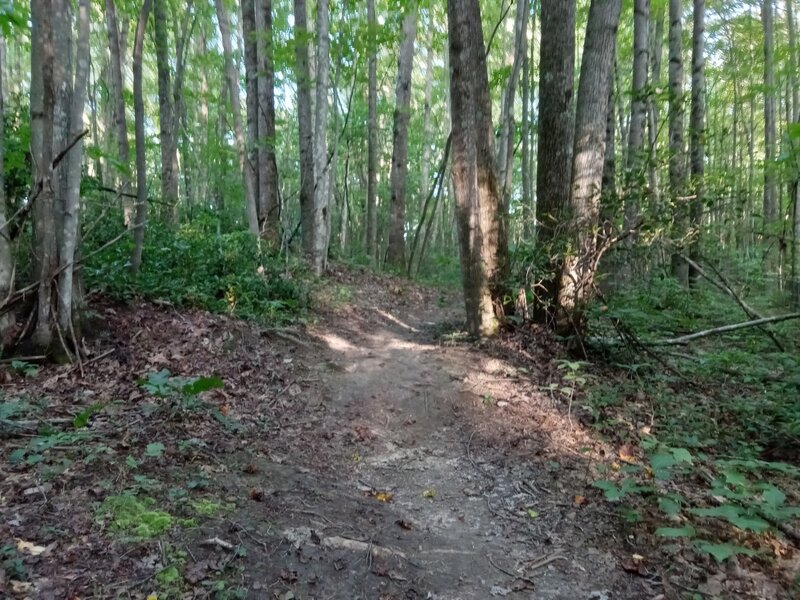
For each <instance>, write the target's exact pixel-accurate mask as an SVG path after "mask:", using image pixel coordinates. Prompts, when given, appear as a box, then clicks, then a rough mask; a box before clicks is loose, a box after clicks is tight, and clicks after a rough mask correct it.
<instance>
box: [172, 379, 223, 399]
mask: <svg viewBox="0 0 800 600" xmlns="http://www.w3.org/2000/svg"><path fill="white" fill-rule="evenodd" d="M222 386H223V383H222V379H220V378H219V377H216V376H214V377H199V378H198V379H195V380H194V381H191V382H189V383H187V384H186V385H184V386H183V389H182V391H183V393H184V395H186V396H197V395H198V394H201V393H202V392H207V391H208V390H216V389H219V388H221V387H222Z"/></svg>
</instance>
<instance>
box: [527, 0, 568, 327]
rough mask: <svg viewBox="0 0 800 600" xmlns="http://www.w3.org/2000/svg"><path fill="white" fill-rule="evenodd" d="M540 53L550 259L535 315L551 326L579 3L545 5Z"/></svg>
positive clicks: (541, 225) (540, 212)
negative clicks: (557, 236)
mask: <svg viewBox="0 0 800 600" xmlns="http://www.w3.org/2000/svg"><path fill="white" fill-rule="evenodd" d="M541 23H542V25H541V46H540V48H541V49H540V51H539V57H540V58H539V63H540V66H539V145H538V156H537V169H536V190H537V203H536V222H537V226H538V229H537V245H538V246H539V248H541V250H542V252H543V253H546V254H545V256H549V257H551V260H550V270H551V272H550V274H548V275H547V278H546V280H545V281H544V286H545V289H544V291H543V292H542V295H543V297H542V298H540V302H538V303H537V307H536V315H537V317H538V318H539V319H540V320H549V317H550V316H551V315H552V307H553V306H554V305H555V303H556V302H557V301H558V295H557V294H558V277H559V275H560V264H559V261H558V260H557V259H556V258H555V257H556V256H557V255H558V253H559V248H557V247H556V245H557V244H556V242H557V240H556V228H557V226H558V225H559V223H561V221H562V216H563V212H564V211H565V209H566V206H567V204H568V202H569V198H570V191H571V190H570V188H571V184H572V177H571V173H572V150H573V135H574V127H575V121H574V116H573V108H572V107H573V86H574V69H575V2H574V0H543V2H542V15H541Z"/></svg>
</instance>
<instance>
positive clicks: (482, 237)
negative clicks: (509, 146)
mask: <svg viewBox="0 0 800 600" xmlns="http://www.w3.org/2000/svg"><path fill="white" fill-rule="evenodd" d="M447 17H448V19H447V21H448V31H449V44H450V74H451V75H450V98H451V102H452V135H453V141H452V146H453V184H454V189H455V201H456V220H457V225H458V237H459V247H460V254H461V271H462V278H463V286H464V300H465V305H466V313H467V329H468V330H469V332H470V333H471V334H472V335H475V336H491V335H494V334H495V333H496V332H497V330H498V326H499V322H498V319H497V316H496V313H495V308H496V307H497V308H498V309H500V308H501V305H502V302H503V296H504V294H503V284H504V278H505V272H504V270H505V267H506V265H507V256H506V255H507V248H505V247H502V246H501V235H500V229H501V227H502V215H501V207H502V200H501V199H500V189H499V185H498V180H497V174H496V172H495V154H494V147H493V146H494V131H493V126H492V103H491V96H490V94H489V79H488V73H487V70H486V54H485V47H484V44H483V31H482V29H481V15H480V6H479V2H478V0H448V2H447Z"/></svg>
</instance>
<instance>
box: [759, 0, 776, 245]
mask: <svg viewBox="0 0 800 600" xmlns="http://www.w3.org/2000/svg"><path fill="white" fill-rule="evenodd" d="M772 2H773V0H762V4H761V22H762V25H763V26H764V228H763V234H764V235H768V234H769V233H770V231H769V229H770V226H771V225H772V224H774V223H775V222H777V220H778V190H777V185H776V182H775V164H774V162H775V138H776V134H775V58H774V57H775V46H774V40H773V38H774V33H773V32H774V18H773V7H772Z"/></svg>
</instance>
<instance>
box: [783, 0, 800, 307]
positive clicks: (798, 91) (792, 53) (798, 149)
mask: <svg viewBox="0 0 800 600" xmlns="http://www.w3.org/2000/svg"><path fill="white" fill-rule="evenodd" d="M786 21H787V27H788V29H789V72H790V75H789V85H791V87H792V124H794V126H795V127H797V124H798V123H800V82H798V76H797V68H798V60H797V23H796V22H795V17H794V0H786ZM790 139H792V153H793V155H794V156H797V155H798V153H800V144H798V141H800V140H798V139H797V138H791V137H790ZM789 189H790V195H791V197H790V199H789V201H790V202H791V203H792V217H793V219H792V220H793V224H792V225H793V226H792V297H793V301H794V305H795V306H796V307H800V161H798V160H797V159H795V161H794V165H793V174H792V180H791V183H790V186H789Z"/></svg>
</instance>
